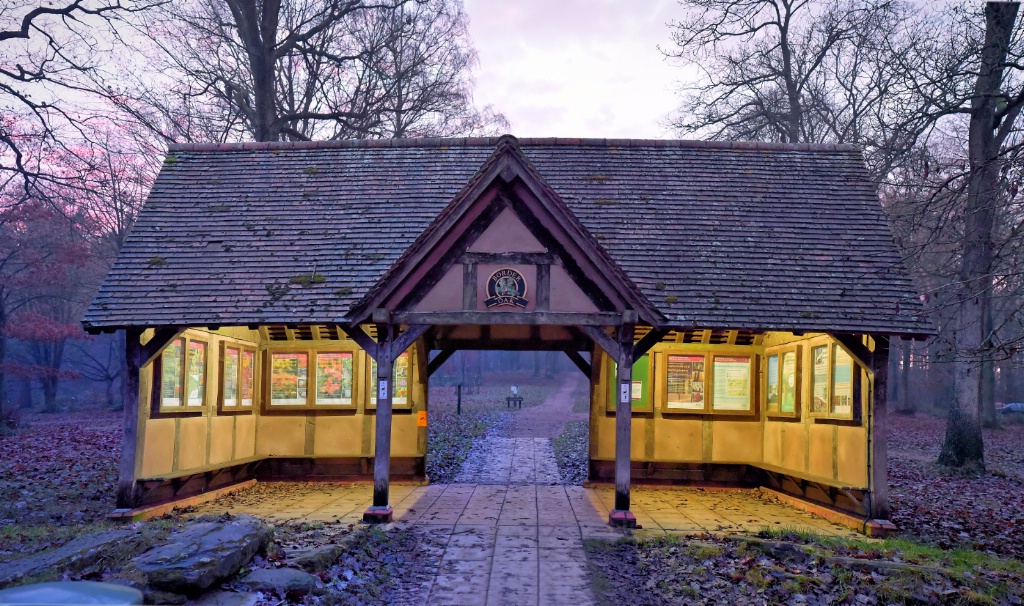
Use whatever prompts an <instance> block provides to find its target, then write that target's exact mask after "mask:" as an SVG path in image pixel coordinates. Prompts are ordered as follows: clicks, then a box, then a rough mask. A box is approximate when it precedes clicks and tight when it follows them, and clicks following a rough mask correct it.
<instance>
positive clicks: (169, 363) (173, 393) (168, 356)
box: [160, 339, 185, 406]
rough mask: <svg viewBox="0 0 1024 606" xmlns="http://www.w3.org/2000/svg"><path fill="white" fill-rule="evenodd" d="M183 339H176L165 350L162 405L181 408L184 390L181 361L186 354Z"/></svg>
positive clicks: (161, 362)
mask: <svg viewBox="0 0 1024 606" xmlns="http://www.w3.org/2000/svg"><path fill="white" fill-rule="evenodd" d="M184 347H185V342H184V340H183V339H175V340H173V341H171V344H170V345H168V346H167V347H166V348H165V349H164V353H163V357H162V358H161V360H160V367H161V369H162V371H161V373H160V405H161V406H181V391H182V389H183V386H182V379H183V378H184V377H183V375H182V372H181V359H182V356H183V354H184V351H183V348H184Z"/></svg>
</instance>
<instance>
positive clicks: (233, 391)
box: [224, 347, 240, 406]
mask: <svg viewBox="0 0 1024 606" xmlns="http://www.w3.org/2000/svg"><path fill="white" fill-rule="evenodd" d="M239 353H240V352H239V350H238V349H235V348H233V347H225V348H224V406H237V405H238V361H239V360H238V359H239Z"/></svg>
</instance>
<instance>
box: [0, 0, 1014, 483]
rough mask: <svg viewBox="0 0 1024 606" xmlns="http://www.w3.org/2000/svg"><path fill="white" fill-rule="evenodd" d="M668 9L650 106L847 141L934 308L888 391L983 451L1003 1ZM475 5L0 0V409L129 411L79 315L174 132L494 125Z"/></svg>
mask: <svg viewBox="0 0 1024 606" xmlns="http://www.w3.org/2000/svg"><path fill="white" fill-rule="evenodd" d="M680 4H681V5H682V6H683V8H685V9H686V10H685V12H684V14H685V16H684V17H683V18H681V19H680V20H678V21H674V22H671V23H667V24H666V25H665V27H666V28H667V29H668V31H669V32H670V34H671V39H672V43H671V44H668V45H666V46H665V47H664V48H662V49H661V51H662V52H663V54H664V55H665V57H666V59H667V60H669V61H672V62H673V63H675V64H676V65H679V66H680V68H681V69H683V68H684V67H690V68H692V67H693V66H697V67H698V68H699V70H700V72H701V75H700V76H699V77H698V78H696V79H692V80H690V81H688V82H687V83H685V84H684V86H683V87H682V89H681V90H680V91H679V95H680V96H679V99H680V104H679V108H678V111H677V112H675V113H674V114H673V115H671V116H667V117H666V118H665V123H666V125H669V126H670V127H671V130H672V132H673V134H674V135H675V136H679V137H695V138H705V139H741V140H763V141H781V142H811V143H849V144H855V145H858V146H860V147H862V148H863V150H864V153H865V156H866V159H867V162H868V167H869V170H870V173H871V176H872V178H873V179H874V180H875V181H876V183H877V186H878V189H879V194H880V197H881V201H882V204H883V206H884V208H885V210H886V212H887V214H888V217H889V220H890V224H891V226H892V229H893V232H894V234H895V238H896V244H897V246H898V247H899V249H900V250H901V251H902V252H903V254H904V259H905V262H906V265H907V268H908V270H909V271H910V272H911V274H912V275H913V276H914V278H915V280H916V281H917V284H918V288H919V290H920V292H921V293H922V297H923V300H924V302H925V304H926V306H927V308H928V313H929V314H930V316H931V317H932V318H933V320H934V321H935V324H936V326H937V327H938V328H939V335H938V336H937V337H935V338H932V339H929V340H927V341H920V342H911V341H900V340H894V341H893V343H892V347H893V349H892V354H893V355H892V358H891V371H890V377H891V381H890V385H891V402H892V404H891V406H892V407H893V409H894V410H896V411H898V412H904V413H913V412H915V411H921V412H928V413H933V414H936V415H939V416H946V417H947V418H948V419H949V420H950V422H949V425H948V426H947V432H946V440H945V444H944V446H943V449H942V453H941V455H940V457H939V458H940V462H942V463H943V464H945V465H949V466H954V467H966V468H969V469H976V470H981V469H984V455H983V453H984V450H983V440H982V436H983V432H982V431H981V427H982V425H987V426H994V425H997V424H999V423H1000V421H1001V419H1002V418H1004V417H1005V418H1009V417H1006V416H1004V415H998V414H997V412H996V410H997V408H996V403H997V402H1015V401H1024V368H1022V363H1024V358H1022V355H1024V353H1022V351H1021V348H1022V344H1024V314H1022V312H1021V308H1022V296H1024V273H1022V269H1024V206H1022V197H1024V188H1022V187H1021V181H1022V178H1024V174H1022V173H1024V171H1022V168H1024V158H1022V155H1021V152H1022V149H1024V147H1022V143H1024V137H1022V135H1024V131H1022V125H1021V121H1020V114H1021V112H1022V110H1024V61H1022V58H1024V26H1022V25H1021V23H1020V20H1019V15H1018V12H1019V6H1018V4H1016V3H1012V2H1002V3H989V4H984V3H981V2H970V3H963V4H958V3H933V2H911V1H897V0H683V1H682V2H680ZM468 18H469V17H468V15H467V14H466V12H465V10H464V8H463V6H462V3H461V1H460V0H262V1H258V2H250V1H247V0H175V1H172V2H163V1H160V0H113V1H111V0H65V1H64V2H55V3H51V4H48V5H45V6H43V5H41V6H38V7H33V6H24V5H23V4H22V3H21V2H19V1H18V0H0V417H2V419H0V420H2V421H3V422H2V423H0V425H2V426H3V427H6V428H7V429H6V431H12V430H14V429H15V428H16V427H17V425H18V417H19V413H20V411H21V410H24V409H26V408H30V407H35V408H37V409H42V410H45V411H57V410H71V411H75V410H81V409H84V408H89V407H106V408H117V407H118V406H119V396H118V390H119V387H118V380H119V376H120V372H121V371H120V368H121V361H122V358H123V355H122V351H123V344H122V340H123V337H122V336H121V335H101V336H96V337H90V336H87V335H86V334H84V333H83V332H82V330H81V328H80V325H79V323H78V320H79V318H80V317H81V315H82V312H83V310H84V308H85V306H86V305H88V303H89V301H90V299H91V298H92V296H93V294H94V293H95V291H96V289H97V288H98V285H99V283H100V281H101V280H102V278H103V276H104V275H105V273H106V271H107V269H108V267H109V266H110V264H111V263H112V261H113V259H114V258H115V256H116V254H117V251H118V249H119V247H120V245H121V243H122V242H123V241H124V238H125V236H126V235H127V233H128V232H129V230H130V229H131V225H132V222H133V220H134V217H135V215H136V213H137V212H138V210H139V208H140V207H141V205H142V203H143V201H144V200H145V197H146V193H147V191H148V189H149V187H150V185H151V183H152V181H153V179H154V177H155V175H156V173H157V172H158V171H159V168H160V165H161V163H162V160H163V152H164V150H165V148H166V145H167V144H168V143H177V142H199V141H216V142H233V141H248V140H258V141H271V140H330V139H352V138H386V137H423V136H455V135H458V136H468V135H494V134H500V133H503V132H506V131H509V130H510V129H511V128H512V126H514V125H510V124H509V123H508V121H507V120H506V119H505V118H504V116H503V115H502V114H501V113H500V108H492V107H478V106H477V105H476V104H475V103H474V101H473V74H474V70H475V69H476V67H477V62H476V55H475V52H474V49H473V45H472V41H471V40H470V38H469V35H468V30H467V24H468ZM581 134H588V133H581ZM559 364H561V366H558V365H559ZM449 365H450V368H448V369H447V373H448V378H447V379H445V380H450V381H455V380H459V381H476V380H477V379H476V377H479V376H482V375H485V374H487V373H488V372H492V371H497V370H518V371H520V372H523V373H528V374H548V373H550V372H552V371H553V370H558V369H561V370H568V369H569V367H568V365H566V364H565V363H564V362H561V361H559V362H557V363H556V361H555V360H553V359H547V358H544V357H542V355H528V354H516V353H504V354H501V353H496V354H468V355H466V356H465V357H459V358H456V359H455V360H454V362H449ZM453 373H455V374H458V379H456V378H455V374H453ZM459 373H461V374H459ZM467 376H468V377H469V378H468V379H467V378H466V377H467Z"/></svg>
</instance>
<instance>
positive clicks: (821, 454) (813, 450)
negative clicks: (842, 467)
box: [807, 423, 833, 478]
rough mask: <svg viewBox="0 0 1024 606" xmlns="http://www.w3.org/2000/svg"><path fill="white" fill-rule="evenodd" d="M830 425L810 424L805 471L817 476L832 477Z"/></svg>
mask: <svg viewBox="0 0 1024 606" xmlns="http://www.w3.org/2000/svg"><path fill="white" fill-rule="evenodd" d="M832 428H833V426H832V425H818V424H813V423H812V424H811V426H810V428H809V429H810V434H809V436H808V438H809V442H810V443H809V445H808V448H809V449H810V452H809V453H808V469H807V472H808V473H809V474H811V475H812V476H816V477H819V478H832V431H833V429H832Z"/></svg>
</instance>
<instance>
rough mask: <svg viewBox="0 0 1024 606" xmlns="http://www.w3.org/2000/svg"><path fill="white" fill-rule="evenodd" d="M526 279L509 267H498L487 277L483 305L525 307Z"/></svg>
mask: <svg viewBox="0 0 1024 606" xmlns="http://www.w3.org/2000/svg"><path fill="white" fill-rule="evenodd" d="M526 303H527V301H526V279H525V278H523V274H521V273H519V272H518V271H516V270H514V269H511V268H504V269H499V270H498V271H496V272H494V273H493V274H491V277H490V278H488V279H487V298H486V299H484V305H486V306H487V307H499V306H502V305H510V306H512V307H526Z"/></svg>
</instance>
